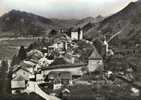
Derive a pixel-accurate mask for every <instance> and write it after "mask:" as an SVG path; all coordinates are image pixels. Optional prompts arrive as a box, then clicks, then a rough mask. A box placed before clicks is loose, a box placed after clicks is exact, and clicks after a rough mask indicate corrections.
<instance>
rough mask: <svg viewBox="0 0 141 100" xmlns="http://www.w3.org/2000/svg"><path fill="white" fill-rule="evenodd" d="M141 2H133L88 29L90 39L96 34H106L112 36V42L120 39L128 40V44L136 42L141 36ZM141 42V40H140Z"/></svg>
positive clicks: (117, 41) (116, 42)
mask: <svg viewBox="0 0 141 100" xmlns="http://www.w3.org/2000/svg"><path fill="white" fill-rule="evenodd" d="M140 26H141V2H140V1H137V2H131V3H129V4H128V5H127V6H126V7H125V8H124V9H122V10H121V11H119V12H117V13H115V14H113V15H111V16H109V17H107V18H105V19H104V20H103V21H101V22H100V23H98V24H96V25H95V26H93V27H92V28H91V29H90V30H88V31H87V34H86V35H87V36H86V37H88V38H89V39H91V40H92V39H94V38H95V35H106V36H107V37H112V36H113V39H112V41H111V43H115V44H118V43H119V41H121V42H122V41H124V42H125V41H126V43H127V44H128V42H129V40H130V43H131V42H132V43H136V42H138V41H140V40H139V39H140V38H141V27H140ZM140 42H141V41H140Z"/></svg>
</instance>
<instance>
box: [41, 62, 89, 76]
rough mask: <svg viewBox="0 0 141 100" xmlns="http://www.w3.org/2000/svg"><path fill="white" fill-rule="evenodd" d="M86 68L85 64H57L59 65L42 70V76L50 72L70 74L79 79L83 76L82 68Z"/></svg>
mask: <svg viewBox="0 0 141 100" xmlns="http://www.w3.org/2000/svg"><path fill="white" fill-rule="evenodd" d="M84 67H86V64H59V65H51V66H48V67H47V68H43V69H42V74H44V75H48V74H49V73H50V72H52V71H53V72H55V71H56V72H62V71H66V72H70V73H71V74H72V77H80V76H82V75H83V70H82V68H84Z"/></svg>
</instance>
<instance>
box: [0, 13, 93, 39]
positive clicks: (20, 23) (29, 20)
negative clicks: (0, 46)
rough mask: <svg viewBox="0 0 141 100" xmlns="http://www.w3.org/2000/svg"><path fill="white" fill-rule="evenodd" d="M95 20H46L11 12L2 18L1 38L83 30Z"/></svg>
mask: <svg viewBox="0 0 141 100" xmlns="http://www.w3.org/2000/svg"><path fill="white" fill-rule="evenodd" d="M94 20H95V18H93V17H87V18H84V19H57V18H45V17H42V16H39V15H35V14H33V13H28V12H24V11H19V10H11V11H9V12H8V13H6V14H4V15H3V16H1V17H0V36H31V35H32V36H33V35H34V36H39V35H44V34H48V33H49V32H50V31H51V30H52V29H55V30H58V29H60V28H61V29H69V28H70V27H81V28H82V27H85V25H87V24H88V23H94V22H95V21H94ZM85 28H86V27H85ZM86 29H87V28H86Z"/></svg>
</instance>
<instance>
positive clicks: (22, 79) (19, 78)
mask: <svg viewBox="0 0 141 100" xmlns="http://www.w3.org/2000/svg"><path fill="white" fill-rule="evenodd" d="M24 80H25V79H24V77H22V76H19V77H16V78H15V79H13V81H24Z"/></svg>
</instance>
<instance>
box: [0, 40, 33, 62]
mask: <svg viewBox="0 0 141 100" xmlns="http://www.w3.org/2000/svg"><path fill="white" fill-rule="evenodd" d="M34 41H35V40H34V39H14V40H2V41H0V59H1V58H2V57H7V58H8V59H11V58H12V57H13V56H14V55H15V54H17V52H18V50H19V47H20V46H21V45H23V46H24V47H28V46H29V45H30V44H31V43H32V42H34Z"/></svg>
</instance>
